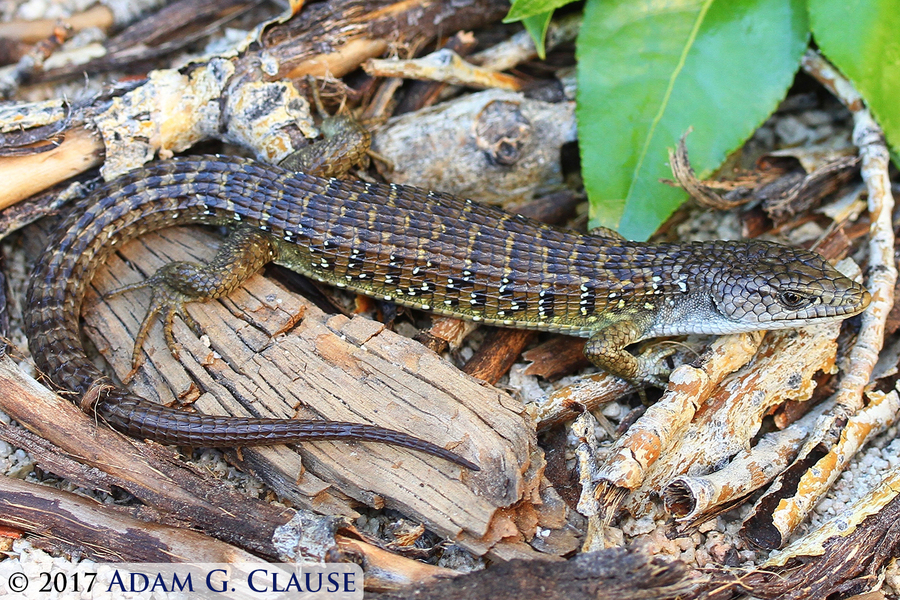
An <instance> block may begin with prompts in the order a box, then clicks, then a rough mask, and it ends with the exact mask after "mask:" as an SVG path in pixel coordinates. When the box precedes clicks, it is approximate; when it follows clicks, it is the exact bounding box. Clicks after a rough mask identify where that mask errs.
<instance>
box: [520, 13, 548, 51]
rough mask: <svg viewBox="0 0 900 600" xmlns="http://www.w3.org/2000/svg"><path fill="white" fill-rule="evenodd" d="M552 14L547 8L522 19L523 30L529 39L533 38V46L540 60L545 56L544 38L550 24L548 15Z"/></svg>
mask: <svg viewBox="0 0 900 600" xmlns="http://www.w3.org/2000/svg"><path fill="white" fill-rule="evenodd" d="M552 16H553V11H552V10H548V11H547V12H545V13H541V14H539V15H532V16H530V17H525V18H524V19H522V25H524V26H525V30H526V31H527V32H528V34H529V35H530V36H531V39H532V40H534V47H535V49H536V50H537V53H538V57H539V58H540V59H541V60H544V59H545V58H547V49H546V48H545V47H544V40H546V38H547V28H548V27H549V26H550V17H552Z"/></svg>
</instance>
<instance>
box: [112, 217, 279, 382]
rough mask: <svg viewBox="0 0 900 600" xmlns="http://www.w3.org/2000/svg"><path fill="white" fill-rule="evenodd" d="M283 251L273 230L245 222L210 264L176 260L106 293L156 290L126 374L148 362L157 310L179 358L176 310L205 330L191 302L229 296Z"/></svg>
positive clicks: (195, 329)
mask: <svg viewBox="0 0 900 600" xmlns="http://www.w3.org/2000/svg"><path fill="white" fill-rule="evenodd" d="M277 257H278V253H277V249H276V246H275V244H273V243H272V238H271V237H269V234H267V233H265V232H263V231H260V230H259V229H256V228H253V227H242V228H239V229H236V230H235V231H233V232H232V233H231V235H230V236H229V237H228V238H227V239H226V240H225V242H224V243H223V244H222V246H221V247H220V248H219V250H218V252H217V253H216V255H215V256H214V257H213V259H212V260H211V261H209V262H208V263H207V264H205V265H201V264H197V263H193V262H183V261H178V262H171V263H169V264H167V265H164V266H162V267H161V268H160V269H159V270H158V271H157V272H156V273H155V274H154V275H152V276H151V277H149V278H147V279H146V280H144V281H142V282H140V283H134V284H131V285H126V286H124V287H120V288H118V289H115V290H112V291H111V292H107V293H106V294H104V298H107V299H108V298H112V297H114V296H118V295H120V294H123V293H125V292H129V291H132V290H137V289H142V288H150V289H151V290H152V292H153V299H152V300H151V303H150V308H149V309H148V310H147V314H146V315H145V316H144V320H143V321H142V322H141V327H140V330H139V331H138V334H137V336H136V337H135V341H134V350H133V351H132V354H131V371H130V372H129V373H128V375H127V376H126V377H125V380H126V381H127V380H129V379H131V378H132V377H133V376H134V374H135V373H136V372H137V370H138V368H140V366H141V364H142V363H143V359H144V354H143V345H144V342H145V341H146V340H147V336H148V334H149V333H150V327H151V326H152V325H153V322H154V321H155V319H156V317H157V316H160V317H161V318H162V321H163V334H164V335H165V339H166V345H167V346H168V347H169V351H170V352H171V353H172V356H174V357H175V359H176V360H177V359H178V344H177V343H176V342H175V336H174V335H173V334H172V326H173V324H174V321H175V316H176V315H178V316H180V317H181V318H182V320H183V321H184V322H185V324H186V325H187V326H188V327H190V329H191V330H192V331H193V332H194V333H195V334H196V335H198V336H199V335H201V334H202V330H201V328H200V325H199V324H198V323H197V322H196V321H195V320H194V318H193V317H191V316H190V315H189V314H188V313H187V311H186V310H185V308H184V306H185V304H187V303H188V302H205V301H208V300H215V299H217V298H221V297H223V296H227V295H228V294H230V293H231V292H232V291H234V290H235V289H237V288H238V287H239V286H240V285H241V284H243V283H244V282H245V281H246V280H247V279H249V278H250V277H251V276H252V275H254V274H255V273H256V272H257V271H259V270H260V269H261V268H262V267H263V266H264V265H265V264H266V263H269V262H271V261H273V260H275V259H276V258H277Z"/></svg>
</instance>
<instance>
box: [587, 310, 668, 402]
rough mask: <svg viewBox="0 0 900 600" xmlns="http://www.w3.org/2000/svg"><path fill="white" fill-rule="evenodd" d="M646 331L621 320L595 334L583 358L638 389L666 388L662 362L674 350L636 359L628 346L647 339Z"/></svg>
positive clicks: (632, 321) (636, 323)
mask: <svg viewBox="0 0 900 600" xmlns="http://www.w3.org/2000/svg"><path fill="white" fill-rule="evenodd" d="M645 331H646V327H643V326H642V325H641V323H640V321H639V319H638V320H635V319H630V318H629V319H622V320H619V321H615V322H613V323H611V324H610V325H607V326H606V327H604V328H603V329H600V330H598V331H596V332H595V333H594V334H593V335H591V337H590V338H588V341H587V344H585V346H584V355H585V356H586V357H587V359H588V360H589V361H591V363H593V364H594V365H596V366H598V367H600V368H601V369H604V370H606V371H608V372H610V373H612V374H613V375H616V376H618V377H621V378H622V379H625V380H626V381H629V382H630V383H632V384H633V385H635V387H641V384H650V385H654V386H657V387H665V385H666V382H665V379H664V378H665V377H666V376H668V374H669V368H668V365H666V364H665V363H664V362H663V359H664V358H665V357H667V356H669V355H671V354H672V352H674V349H672V348H663V349H659V348H656V349H650V350H648V351H645V352H643V353H641V354H640V355H639V356H634V355H633V354H631V353H630V352H628V350H626V349H625V347H626V346H628V345H630V344H633V343H635V342H638V341H640V340H641V339H643V338H644V332H645Z"/></svg>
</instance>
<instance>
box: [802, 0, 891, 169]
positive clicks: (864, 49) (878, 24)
mask: <svg viewBox="0 0 900 600" xmlns="http://www.w3.org/2000/svg"><path fill="white" fill-rule="evenodd" d="M809 17H810V25H811V26H812V32H813V36H814V37H815V39H816V43H817V44H818V45H819V49H820V50H821V51H822V53H823V54H824V55H825V56H826V57H828V60H830V61H831V62H832V63H834V65H835V66H836V67H837V68H838V69H840V71H841V72H842V73H843V74H844V75H846V76H847V77H848V78H849V79H850V81H852V82H853V85H854V86H855V87H856V89H857V90H858V91H859V93H860V94H861V95H862V97H863V99H864V100H865V101H866V104H867V105H868V106H869V108H870V109H871V111H872V114H873V115H875V118H876V119H877V120H878V123H879V124H880V125H881V127H882V129H884V134H885V137H887V140H888V143H890V145H891V148H892V149H893V151H894V153H895V154H897V153H898V152H900V103H898V100H897V93H898V92H900V37H898V31H900V2H898V1H897V0H840V1H838V0H809Z"/></svg>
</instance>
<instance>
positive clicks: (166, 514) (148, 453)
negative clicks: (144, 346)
mask: <svg viewBox="0 0 900 600" xmlns="http://www.w3.org/2000/svg"><path fill="white" fill-rule="evenodd" d="M0 397H2V398H3V410H4V411H5V412H6V413H8V414H9V415H10V416H11V417H12V418H13V419H15V420H16V421H18V422H19V423H22V424H24V425H26V426H27V427H28V428H29V429H30V430H31V431H32V432H34V433H35V434H37V436H40V437H36V436H34V435H29V434H27V433H24V432H21V431H17V430H15V429H13V428H11V427H7V426H4V427H0V438H2V439H5V440H7V441H9V442H10V443H12V444H15V445H16V446H17V447H21V448H24V449H26V450H28V452H30V453H31V455H32V456H33V457H34V459H35V461H36V462H37V463H38V464H39V465H41V466H42V467H44V468H46V469H47V470H50V471H52V472H54V473H56V474H58V475H60V476H65V477H68V478H70V479H71V480H72V481H74V482H76V483H79V484H80V485H84V486H85V487H89V488H92V489H100V490H104V491H107V492H109V491H112V489H113V486H116V487H120V488H122V489H124V490H126V491H128V492H129V493H131V494H133V495H134V496H136V497H137V498H140V499H141V500H142V501H143V502H145V503H146V504H147V505H149V508H147V507H144V508H133V509H130V514H131V516H133V517H137V518H140V519H144V520H152V521H157V522H160V523H164V524H168V525H177V526H181V527H191V528H194V529H198V530H200V531H202V532H205V533H207V534H209V535H212V536H215V537H217V538H219V539H221V540H223V541H225V542H228V543H229V544H234V545H237V546H240V547H242V548H246V549H248V550H251V551H253V552H255V553H258V554H260V555H262V556H267V557H272V558H274V557H276V556H277V553H276V551H275V549H274V547H273V546H272V542H271V537H272V534H273V532H274V531H275V529H276V528H277V527H279V526H281V525H282V524H284V523H285V522H287V521H288V520H289V519H290V518H291V515H292V514H293V511H290V510H288V509H284V508H279V507H276V506H272V505H270V504H268V503H265V502H262V501H260V500H256V499H254V498H248V497H247V496H245V495H243V494H240V493H239V492H236V491H234V490H233V489H231V488H230V487H229V486H227V485H225V484H223V483H221V482H219V481H217V480H216V479H215V478H214V477H212V476H210V475H209V474H208V473H205V472H203V471H201V470H199V469H196V468H194V467H192V466H191V465H189V464H187V463H185V462H184V461H182V460H180V459H179V458H178V457H177V456H176V453H174V452H173V451H172V450H171V449H169V448H166V447H164V446H160V445H158V444H147V443H143V442H140V441H138V440H134V439H131V438H127V437H125V436H123V435H121V434H119V433H118V432H116V431H113V430H112V429H110V428H108V427H105V426H103V425H97V424H96V422H95V420H94V419H93V418H92V417H91V416H89V415H86V414H84V413H82V412H81V411H80V410H78V408H76V407H75V405H74V404H72V403H71V402H68V401H66V400H64V399H63V398H60V397H59V396H57V395H56V394H53V393H52V392H50V391H49V390H47V389H46V388H44V387H43V386H41V385H39V384H38V383H37V382H36V381H35V380H34V379H32V378H30V377H28V376H26V375H24V374H23V373H22V372H21V371H20V370H19V368H18V367H17V366H16V365H15V363H14V362H13V361H12V360H11V359H10V358H9V357H3V358H0ZM54 444H55V445H54ZM84 465H90V466H91V467H93V468H85V467H84ZM248 514H252V515H253V516H254V518H253V519H247V518H246V515H248ZM73 539H75V538H73Z"/></svg>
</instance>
